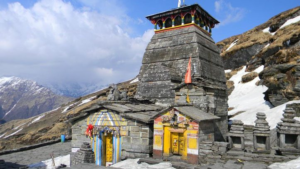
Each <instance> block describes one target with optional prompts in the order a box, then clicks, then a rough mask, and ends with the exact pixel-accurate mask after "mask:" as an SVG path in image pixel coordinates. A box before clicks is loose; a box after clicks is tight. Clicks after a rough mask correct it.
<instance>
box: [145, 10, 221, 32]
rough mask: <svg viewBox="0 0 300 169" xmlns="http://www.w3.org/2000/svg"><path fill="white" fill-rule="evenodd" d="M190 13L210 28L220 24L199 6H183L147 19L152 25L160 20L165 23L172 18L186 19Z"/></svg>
mask: <svg viewBox="0 0 300 169" xmlns="http://www.w3.org/2000/svg"><path fill="white" fill-rule="evenodd" d="M188 13H190V14H191V15H192V16H197V17H198V18H199V19H200V20H201V21H203V22H204V23H205V24H206V25H208V26H210V28H214V26H215V25H216V24H218V23H220V22H219V21H218V20H216V19H215V18H214V17H212V16H211V15H210V14H209V13H208V12H207V11H206V10H204V9H203V8H202V7H201V6H200V5H199V4H193V5H189V6H186V5H182V6H181V7H179V8H175V9H171V10H168V11H165V12H161V13H157V14H154V15H149V16H147V17H146V18H147V19H148V20H150V21H151V23H152V24H156V23H157V22H158V21H159V20H162V21H163V22H164V21H165V20H166V19H167V18H171V19H172V20H173V19H174V18H175V17H177V16H178V15H180V16H181V17H184V16H185V15H186V14H188Z"/></svg>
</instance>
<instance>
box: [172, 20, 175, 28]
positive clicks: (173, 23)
mask: <svg viewBox="0 0 300 169" xmlns="http://www.w3.org/2000/svg"><path fill="white" fill-rule="evenodd" d="M174 25H175V19H172V27H174Z"/></svg>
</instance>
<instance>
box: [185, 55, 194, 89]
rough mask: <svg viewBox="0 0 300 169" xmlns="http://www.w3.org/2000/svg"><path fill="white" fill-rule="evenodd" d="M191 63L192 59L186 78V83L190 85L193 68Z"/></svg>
mask: <svg viewBox="0 0 300 169" xmlns="http://www.w3.org/2000/svg"><path fill="white" fill-rule="evenodd" d="M191 61H192V58H191V57H190V59H189V64H188V67H187V70H186V74H185V78H184V83H186V84H189V83H192V66H191Z"/></svg>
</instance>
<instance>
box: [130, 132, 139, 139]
mask: <svg viewBox="0 0 300 169" xmlns="http://www.w3.org/2000/svg"><path fill="white" fill-rule="evenodd" d="M129 136H130V137H133V138H140V137H141V133H140V132H130V133H129Z"/></svg>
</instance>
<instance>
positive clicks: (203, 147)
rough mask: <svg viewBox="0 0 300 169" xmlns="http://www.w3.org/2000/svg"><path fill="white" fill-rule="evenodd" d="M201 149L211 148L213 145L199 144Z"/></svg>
mask: <svg viewBox="0 0 300 169" xmlns="http://www.w3.org/2000/svg"><path fill="white" fill-rule="evenodd" d="M199 149H203V150H211V149H212V145H211V144H201V143H200V144H199Z"/></svg>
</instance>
